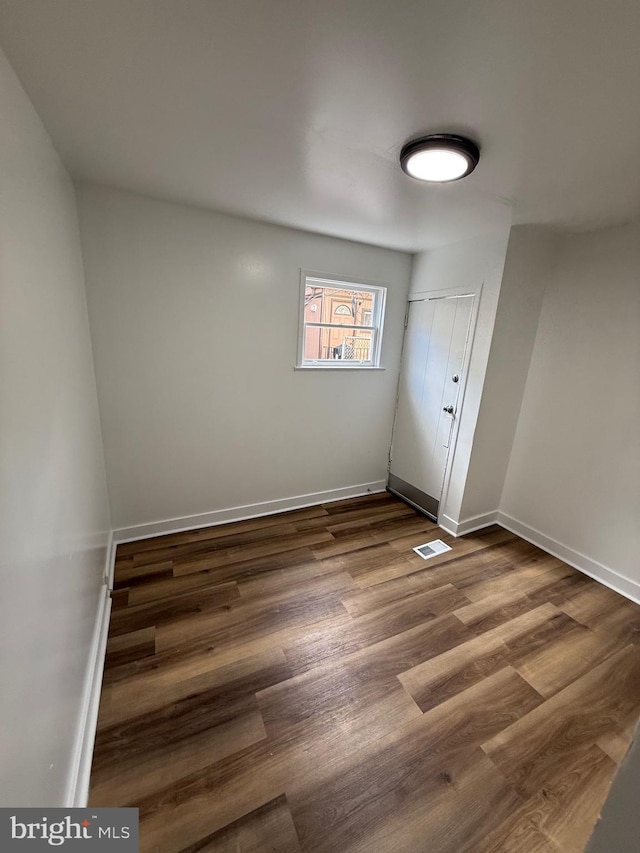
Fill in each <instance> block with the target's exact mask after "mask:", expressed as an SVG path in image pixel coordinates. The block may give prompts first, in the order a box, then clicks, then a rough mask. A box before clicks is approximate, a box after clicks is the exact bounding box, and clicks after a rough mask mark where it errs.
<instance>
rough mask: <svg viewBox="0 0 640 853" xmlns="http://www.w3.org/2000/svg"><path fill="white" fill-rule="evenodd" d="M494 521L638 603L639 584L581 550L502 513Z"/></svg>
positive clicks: (639, 601)
mask: <svg viewBox="0 0 640 853" xmlns="http://www.w3.org/2000/svg"><path fill="white" fill-rule="evenodd" d="M496 520H497V523H498V524H499V525H500V526H501V527H505V528H506V529H507V530H510V531H511V532H512V533H515V534H517V535H518V536H520V537H522V539H526V540H527V542H531V543H532V544H533V545H537V546H538V548H542V550H543V551H546V552H547V553H548V554H551V555H552V556H554V557H557V558H558V559H559V560H562V561H563V562H565V563H568V564H569V565H570V566H573V567H574V569H578V570H579V571H581V572H583V573H584V574H585V575H589V577H590V578H593V579H594V580H597V581H599V582H600V583H602V584H604V585H605V586H608V587H609V588H610V589H613V590H614V591H615V592H619V593H620V595H624V596H625V598H629V599H631V601H634V602H635V603H636V604H640V583H638V582H637V581H634V580H631V578H627V577H625V576H624V575H621V574H619V572H616V571H614V569H610V568H608V567H607V566H604V565H602V563H598V562H597V561H596V560H592V559H591V557H587V555H586V554H582V553H580V551H576V550H574V549H573V548H570V547H569V546H568V545H564V544H563V543H562V542H558V541H557V540H556V539H552V538H551V537H550V536H546V535H545V534H544V533H541V532H540V531H539V530H536V529H535V528H533V527H529V525H527V524H524V523H523V522H522V521H518V519H517V518H512V517H511V516H510V515H507V514H506V513H504V512H498V513H497V519H496Z"/></svg>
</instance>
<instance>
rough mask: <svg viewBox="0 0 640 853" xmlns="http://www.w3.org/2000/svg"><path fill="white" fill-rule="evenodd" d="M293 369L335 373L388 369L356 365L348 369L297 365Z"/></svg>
mask: <svg viewBox="0 0 640 853" xmlns="http://www.w3.org/2000/svg"><path fill="white" fill-rule="evenodd" d="M293 369H294V370H335V371H341V370H357V371H368V370H386V367H357V366H356V365H353V366H351V365H349V366H348V367H347V366H345V367H338V366H335V367H334V365H332V364H304V365H300V364H297V365H296V366H295V367H294V368H293Z"/></svg>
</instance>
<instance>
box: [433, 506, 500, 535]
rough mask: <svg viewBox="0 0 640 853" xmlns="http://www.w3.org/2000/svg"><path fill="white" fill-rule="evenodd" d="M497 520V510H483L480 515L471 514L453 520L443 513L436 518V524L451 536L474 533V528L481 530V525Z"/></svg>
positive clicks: (488, 524)
mask: <svg viewBox="0 0 640 853" xmlns="http://www.w3.org/2000/svg"><path fill="white" fill-rule="evenodd" d="M497 521H498V511H497V510H495V511H494V512H485V513H483V514H482V515H473V516H471V518H466V519H465V520H464V521H454V520H453V519H452V518H449V516H448V515H443V516H442V517H441V518H439V519H438V526H439V527H442V529H443V530H446V531H447V533H450V534H451V535H452V536H464V535H465V533H475V531H476V530H482V528H483V527H490V526H491V525H492V524H496V523H497Z"/></svg>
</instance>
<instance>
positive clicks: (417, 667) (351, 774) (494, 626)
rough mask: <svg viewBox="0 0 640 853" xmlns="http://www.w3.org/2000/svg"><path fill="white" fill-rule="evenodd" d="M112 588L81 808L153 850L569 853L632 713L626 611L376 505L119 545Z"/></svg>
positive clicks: (507, 539)
mask: <svg viewBox="0 0 640 853" xmlns="http://www.w3.org/2000/svg"><path fill="white" fill-rule="evenodd" d="M594 523H595V522H594ZM433 538H442V539H444V540H445V541H446V542H448V543H449V544H450V545H451V546H452V548H453V550H452V551H450V552H448V553H446V554H443V555H441V556H439V557H435V558H433V559H431V560H429V561H424V560H422V558H421V557H419V556H418V555H417V554H415V553H413V551H412V548H413V547H414V546H416V545H419V544H422V543H423V542H426V541H428V540H429V539H433ZM115 585H116V591H115V592H114V594H113V603H114V609H113V614H112V618H111V629H110V634H109V637H110V638H109V643H108V658H107V667H106V671H105V676H104V686H103V693H102V701H101V706H100V718H99V731H98V737H97V741H96V748H95V755H94V764H93V773H92V787H91V803H92V805H96V806H125V805H128V806H137V807H139V809H140V825H141V850H143V851H151V850H158V851H161V853H173V851H186V850H193V851H195V850H206V851H244V853H248V851H252V853H261V851H277V853H294V851H314V853H316V852H317V853H321V851H322V853H325V851H326V853H345V852H346V851H367V853H401V851H406V853H449V851H450V852H451V853H463V851H470V853H484V851H518V853H535V851H554V853H558V851H562V853H570V851H582V850H583V848H584V845H585V843H586V841H587V839H588V836H589V834H590V831H591V829H592V827H593V824H594V822H595V820H596V818H597V816H598V814H599V811H600V808H601V805H602V803H603V801H604V798H605V797H606V794H607V791H608V788H609V785H610V783H611V780H612V778H613V775H614V773H615V771H616V767H617V765H618V763H619V762H620V760H621V759H622V757H623V755H624V753H625V751H626V749H627V746H628V744H629V740H630V736H631V732H632V729H633V727H634V724H635V722H636V720H637V718H638V716H639V715H640V647H639V646H640V639H639V638H640V607H638V606H636V605H634V604H632V603H630V602H629V601H627V600H625V599H624V598H622V597H620V596H618V595H616V594H615V593H613V592H611V591H610V590H608V589H607V588H605V587H603V586H601V585H599V584H598V583H596V582H595V581H592V580H590V579H589V578H587V577H585V576H584V575H582V574H580V573H579V572H577V571H575V570H574V569H572V568H570V567H569V566H567V565H565V564H564V563H562V562H561V561H560V560H557V559H555V558H553V557H550V556H549V555H547V554H546V553H544V552H543V551H540V550H539V549H537V548H535V547H534V546H532V545H530V544H528V543H527V542H524V541H523V540H521V539H519V538H517V537H516V536H514V535H512V534H511V533H508V532H507V531H505V530H503V529H501V528H499V527H492V528H488V529H486V530H483V531H481V532H480V533H477V534H470V535H468V536H465V537H463V538H460V539H457V540H454V539H452V538H451V537H449V536H447V535H446V534H444V533H443V531H442V530H440V529H439V528H437V527H436V526H435V525H433V524H432V523H431V522H429V521H428V520H426V519H425V518H423V517H422V516H420V515H418V514H416V513H415V512H414V511H413V510H412V509H410V508H408V507H407V506H405V505H404V504H402V503H400V502H399V501H397V500H395V499H394V498H392V497H391V496H390V495H387V494H383V495H373V496H371V497H369V498H362V499H354V500H347V501H340V502H337V503H332V504H325V505H323V506H317V507H313V508H310V509H305V510H300V511H295V512H289V513H283V514H281V515H273V516H269V517H268V518H260V519H254V520H251V521H243V522H238V523H235V524H229V525H225V526H222V527H213V528H207V529H203V530H199V531H191V532H188V533H180V534H174V535H171V536H164V537H161V538H157V539H147V540H144V541H141V542H137V543H130V544H126V545H121V546H120V547H119V548H118V552H117V564H116V584H115Z"/></svg>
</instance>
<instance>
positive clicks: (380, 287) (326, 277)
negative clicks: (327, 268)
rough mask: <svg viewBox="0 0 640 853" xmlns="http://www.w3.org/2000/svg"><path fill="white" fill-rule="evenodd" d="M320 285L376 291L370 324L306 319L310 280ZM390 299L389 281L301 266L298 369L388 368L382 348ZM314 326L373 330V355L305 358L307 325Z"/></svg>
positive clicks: (296, 367)
mask: <svg viewBox="0 0 640 853" xmlns="http://www.w3.org/2000/svg"><path fill="white" fill-rule="evenodd" d="M310 281H311V282H313V283H316V284H317V285H318V286H323V285H324V286H326V287H335V288H338V289H340V290H356V291H358V290H360V291H362V290H365V291H369V292H373V293H375V299H374V306H375V310H374V311H373V312H372V317H371V325H370V326H362V325H360V326H349V325H348V324H346V323H315V322H305V319H304V308H305V304H304V297H305V292H306V288H307V284H308V283H309V282H310ZM386 301H387V285H386V284H382V283H381V282H378V281H367V280H366V279H362V278H358V279H357V281H349V280H347V279H346V277H345V276H339V275H332V274H331V273H320V272H316V271H314V270H305V269H301V270H300V306H299V311H298V358H297V361H296V365H295V369H296V370H384V368H383V367H382V366H381V364H380V358H381V352H382V337H383V333H384V318H385V308H386ZM307 326H308V327H310V328H318V327H319V328H337V329H344V328H353V329H362V330H363V331H371V332H372V346H371V355H372V357H371V359H370V360H369V361H353V360H352V359H348V360H342V359H315V360H311V359H309V360H305V358H304V340H305V329H306V328H307Z"/></svg>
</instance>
